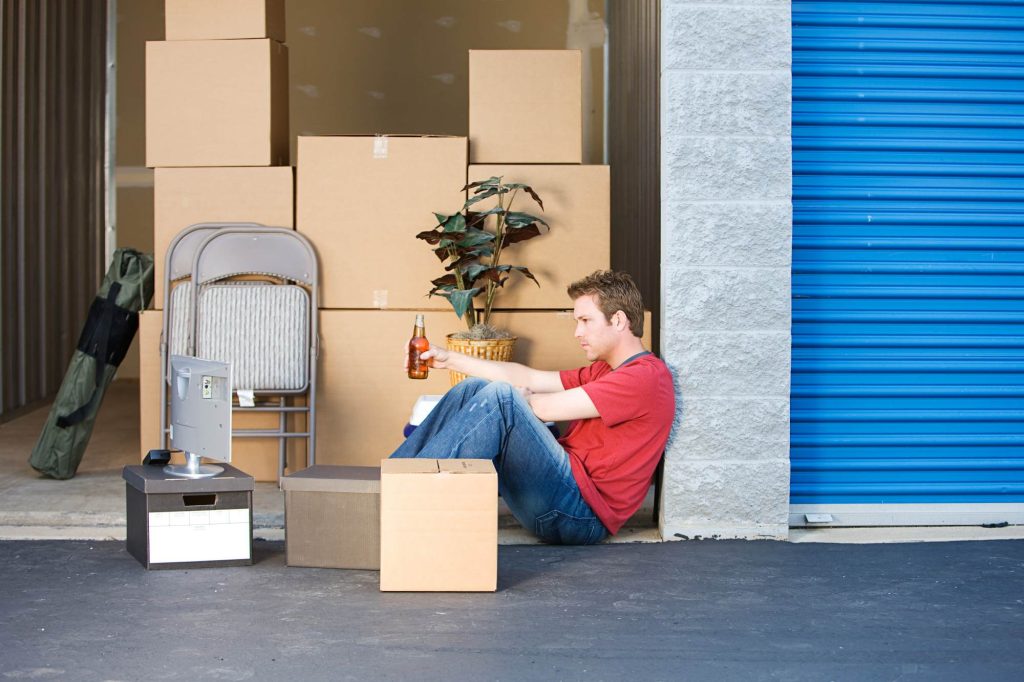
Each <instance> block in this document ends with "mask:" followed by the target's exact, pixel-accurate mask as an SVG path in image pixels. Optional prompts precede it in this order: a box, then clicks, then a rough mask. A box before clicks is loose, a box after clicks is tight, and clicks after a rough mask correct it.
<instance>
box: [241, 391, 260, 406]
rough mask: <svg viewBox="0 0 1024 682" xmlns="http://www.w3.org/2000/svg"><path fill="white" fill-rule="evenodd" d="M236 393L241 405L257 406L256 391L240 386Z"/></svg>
mask: <svg viewBox="0 0 1024 682" xmlns="http://www.w3.org/2000/svg"><path fill="white" fill-rule="evenodd" d="M236 393H237V394H238V405H239V407H256V393H255V392H254V391H253V390H252V389H251V388H240V389H238V390H237V391H236Z"/></svg>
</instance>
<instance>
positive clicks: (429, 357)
mask: <svg viewBox="0 0 1024 682" xmlns="http://www.w3.org/2000/svg"><path fill="white" fill-rule="evenodd" d="M438 353H441V354H442V357H444V359H445V360H447V359H448V351H446V350H445V349H443V348H438V347H437V346H431V347H430V350H425V351H423V352H422V353H420V359H421V360H424V361H425V362H426V364H427V367H430V368H432V369H446V365H444V364H443V361H441V363H442V364H438V356H437V354H438ZM402 357H404V358H405V371H406V372H408V371H409V348H408V347H407V346H404V345H403V346H402Z"/></svg>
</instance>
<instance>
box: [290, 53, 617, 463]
mask: <svg viewBox="0 0 1024 682" xmlns="http://www.w3.org/2000/svg"><path fill="white" fill-rule="evenodd" d="M469 60H470V105H469V106H470V134H469V139H468V140H467V139H466V138H461V137H443V136H411V135H387V136H332V137H300V138H299V140H298V159H297V166H298V168H297V195H296V228H297V229H298V230H299V231H300V232H303V233H304V234H305V235H306V236H307V237H309V238H310V239H311V240H312V241H313V243H314V244H315V245H316V247H317V250H318V251H319V254H320V259H321V262H322V263H323V268H322V271H321V281H322V283H323V288H322V290H321V297H320V301H321V306H322V309H321V311H320V337H321V356H320V376H319V383H320V386H319V392H318V412H319V415H320V419H319V420H318V425H317V439H318V440H317V462H318V463H323V464H337V465H363V466H367V465H376V464H378V463H379V462H380V460H381V459H382V458H384V457H387V456H388V455H389V454H390V453H391V452H392V451H393V450H394V449H395V448H396V447H398V445H399V444H401V442H402V438H403V435H402V429H403V426H404V425H405V423H406V421H407V419H408V417H409V414H410V412H411V410H412V406H413V404H414V403H415V401H416V398H417V397H418V396H420V395H422V394H440V393H444V392H445V391H446V390H447V389H448V387H449V385H450V384H449V379H448V376H447V372H444V371H437V372H432V373H431V374H430V376H429V378H428V379H427V380H425V381H413V380H410V379H408V378H406V375H405V371H404V370H403V366H402V353H403V349H404V344H405V342H406V341H407V340H408V338H409V336H411V334H412V328H413V319H414V316H415V314H416V313H417V312H422V313H423V314H424V315H425V319H426V328H427V336H428V338H429V339H430V340H431V341H432V342H433V343H434V344H435V345H443V344H444V338H445V335H446V334H448V333H451V332H455V331H458V330H459V329H462V328H464V323H463V322H462V321H460V320H458V319H457V318H456V317H455V315H454V314H453V313H452V310H451V306H450V305H449V304H448V302H447V301H446V300H445V299H443V298H440V297H434V298H427V296H426V293H427V291H428V290H429V289H430V286H431V285H430V281H431V280H433V279H436V278H438V277H440V276H441V275H443V274H444V271H443V268H442V266H441V264H440V263H439V262H438V260H437V258H436V256H435V255H434V254H433V252H432V250H431V247H430V246H428V245H427V244H426V243H424V242H422V241H420V240H417V239H416V238H415V235H416V233H417V232H420V231H423V230H427V229H430V228H431V227H433V226H434V225H435V224H436V221H435V220H434V217H433V214H434V213H435V212H436V213H446V214H450V213H454V212H455V211H457V210H459V208H460V207H461V206H462V203H463V202H464V201H465V198H466V197H465V194H464V193H463V192H461V191H460V188H461V187H462V186H463V185H464V184H466V182H467V181H471V180H478V179H483V178H487V177H490V176H492V175H503V176H505V179H506V180H507V181H513V182H528V183H529V184H531V185H532V186H533V187H534V189H535V190H536V191H537V192H538V193H539V194H540V195H541V197H542V198H543V200H544V205H545V210H544V211H543V212H540V210H539V208H537V207H536V206H532V205H528V200H527V201H526V202H523V203H521V204H520V203H519V202H518V201H517V205H516V208H517V209H518V210H521V211H528V212H532V213H535V214H537V215H540V216H542V217H543V218H544V219H545V220H546V221H547V222H548V223H549V224H550V226H551V230H550V233H547V232H546V233H545V234H543V236H541V237H538V238H536V239H533V240H530V241H527V242H523V243H520V244H517V245H516V246H515V248H514V249H513V250H510V251H509V252H508V255H507V258H506V259H504V260H505V261H506V262H508V263H513V264H523V265H526V266H527V267H529V268H530V271H531V272H532V273H534V275H536V277H537V279H538V280H539V282H540V284H541V286H540V287H537V286H536V285H534V284H533V283H532V282H529V281H527V280H525V279H524V280H523V281H520V282H511V283H510V284H509V285H508V286H507V289H506V290H503V291H502V292H501V294H500V298H499V299H498V306H499V307H500V308H502V310H501V312H499V313H498V314H497V319H495V320H494V321H495V322H496V324H498V325H499V326H501V327H505V328H507V329H509V330H510V331H511V332H512V333H513V334H516V335H517V336H519V341H518V343H517V347H516V355H515V357H514V358H513V359H514V360H516V361H518V362H525V363H528V364H530V365H532V366H536V367H539V368H542V369H551V370H554V369H563V368H569V367H576V366H579V365H581V364H583V363H585V361H586V360H585V358H584V356H583V354H582V352H581V351H580V349H579V346H578V344H577V343H576V341H575V340H574V339H573V336H572V334H573V325H574V322H573V319H572V315H571V314H570V313H569V312H566V309H568V308H571V305H572V304H571V301H570V300H569V298H568V296H567V295H566V287H567V285H568V284H569V283H570V282H572V281H573V280H575V279H578V278H579V277H581V276H583V275H585V274H588V273H590V272H592V271H594V270H597V269H604V268H607V267H609V262H610V255H609V249H610V224H609V223H610V211H609V190H610V188H609V172H608V167H607V166H586V165H581V161H582V95H581V88H582V75H581V56H580V53H579V52H578V51H572V50H540V51H533V50H531V51H480V50H472V51H470V53H469ZM496 81H497V82H501V83H502V84H503V85H502V87H503V92H504V95H503V96H502V97H501V98H497V97H494V94H493V93H494V89H493V83H494V82H496ZM509 101H514V102H516V106H514V107H510V106H509V105H508V102H509ZM467 142H468V145H467ZM470 164H471V165H470ZM467 173H468V175H467ZM483 208H487V207H486V206H483Z"/></svg>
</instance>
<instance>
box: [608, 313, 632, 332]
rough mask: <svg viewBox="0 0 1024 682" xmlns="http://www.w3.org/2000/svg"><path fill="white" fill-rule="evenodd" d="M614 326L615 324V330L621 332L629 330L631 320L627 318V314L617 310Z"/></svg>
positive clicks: (614, 316) (613, 316) (613, 318)
mask: <svg viewBox="0 0 1024 682" xmlns="http://www.w3.org/2000/svg"><path fill="white" fill-rule="evenodd" d="M612 324H614V325H615V328H616V329H617V330H619V331H622V330H623V329H629V318H628V317H626V313H624V312H622V311H621V310H616V311H615V314H614V315H612Z"/></svg>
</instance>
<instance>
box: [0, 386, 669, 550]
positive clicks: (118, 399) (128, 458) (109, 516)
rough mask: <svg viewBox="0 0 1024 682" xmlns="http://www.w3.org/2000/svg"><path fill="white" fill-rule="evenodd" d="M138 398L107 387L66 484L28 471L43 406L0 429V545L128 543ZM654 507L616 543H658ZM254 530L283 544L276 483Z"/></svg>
mask: <svg viewBox="0 0 1024 682" xmlns="http://www.w3.org/2000/svg"><path fill="white" fill-rule="evenodd" d="M138 394H139V387H138V382H137V381H132V380H118V381H115V382H113V383H112V384H111V386H110V389H109V390H108V391H107V395H106V398H105V399H104V401H103V406H102V407H101V409H100V413H99V415H98V416H97V420H96V426H95V428H94V430H93V435H92V439H91V440H90V442H89V446H88V448H87V450H86V452H85V456H84V457H83V458H82V463H81V465H80V467H79V469H78V473H77V474H76V475H75V477H74V478H72V479H69V480H67V481H55V480H53V479H48V478H45V477H42V476H40V475H39V474H37V473H36V472H35V471H34V470H33V469H32V467H30V466H29V465H28V457H29V454H30V453H31V451H32V447H33V446H34V445H35V443H36V439H37V438H38V437H39V432H40V430H41V429H42V427H43V424H44V423H45V422H46V416H47V414H48V413H49V407H48V406H47V407H41V408H39V409H37V410H34V411H32V412H29V413H27V414H25V415H22V416H20V417H18V418H17V419H13V420H11V421H9V422H6V423H4V424H0V540H37V539H70V540H75V539H81V540H123V539H124V538H125V516H124V514H125V510H124V504H125V500H124V481H123V480H122V478H121V469H122V467H124V466H125V465H126V464H138V463H139V460H140V454H139V430H138V424H139V402H138ZM653 504H654V497H653V491H652V494H650V495H648V499H647V501H646V502H645V504H644V506H643V507H642V508H641V510H640V511H639V512H637V514H636V515H635V516H634V518H633V519H632V520H631V521H630V522H629V523H628V524H627V527H626V528H625V529H623V530H622V531H621V532H620V533H619V534H618V536H617V537H616V538H615V539H614V541H615V542H637V541H645V542H651V541H660V540H661V536H660V535H659V533H658V530H657V528H655V527H654V523H653V514H652V509H653ZM501 512H502V513H501V514H500V516H499V528H500V542H501V543H502V544H524V543H525V544H533V543H536V540H535V539H534V538H533V536H532V535H531V534H529V533H527V532H526V531H525V530H524V529H523V528H522V527H521V526H520V525H519V524H518V523H517V522H516V520H515V519H514V518H513V517H512V516H511V514H509V513H508V510H507V508H505V507H504V506H503V505H501ZM253 526H254V528H253V534H254V536H255V537H256V538H258V539H265V540H282V539H284V495H283V493H282V492H281V491H280V489H279V488H278V487H277V484H276V483H257V484H256V491H255V493H254V494H253Z"/></svg>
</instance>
